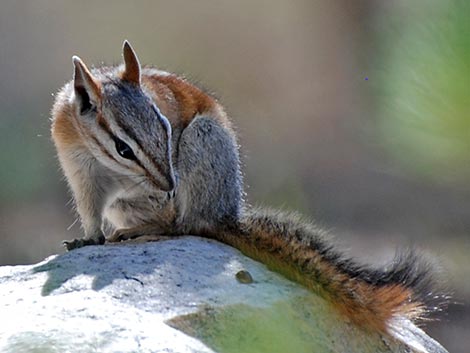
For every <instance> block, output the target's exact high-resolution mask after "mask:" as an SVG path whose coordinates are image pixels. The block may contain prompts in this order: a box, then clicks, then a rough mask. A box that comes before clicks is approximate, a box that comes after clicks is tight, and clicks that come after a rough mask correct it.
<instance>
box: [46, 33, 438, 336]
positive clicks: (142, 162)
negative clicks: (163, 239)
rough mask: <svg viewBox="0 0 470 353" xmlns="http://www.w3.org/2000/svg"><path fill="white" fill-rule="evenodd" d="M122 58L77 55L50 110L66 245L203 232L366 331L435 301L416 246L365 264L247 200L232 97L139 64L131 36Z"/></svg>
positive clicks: (415, 314) (309, 227)
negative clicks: (67, 209) (73, 226)
mask: <svg viewBox="0 0 470 353" xmlns="http://www.w3.org/2000/svg"><path fill="white" fill-rule="evenodd" d="M123 57H124V64H123V65H120V66H116V67H101V68H96V69H93V70H89V69H88V68H87V66H86V65H85V64H84V63H83V61H82V60H81V59H79V58H78V57H76V56H74V57H73V64H74V69H75V71H74V77H73V80H72V81H71V82H69V83H67V84H66V85H65V86H64V87H63V88H62V89H61V90H60V92H59V93H58V95H57V96H56V100H55V104H54V106H53V109H52V137H53V140H54V143H55V146H56V149H57V154H58V157H59V161H60V164H61V167H62V170H63V172H64V174H65V176H66V179H67V181H68V183H69V185H70V188H71V190H72V192H73V195H74V200H75V205H76V208H77V211H78V213H79V215H80V219H81V223H82V227H83V229H84V233H85V236H84V237H83V238H80V239H74V240H72V241H65V242H64V245H65V247H66V248H67V250H72V249H75V248H79V247H82V246H86V245H98V244H104V243H105V241H107V242H119V241H123V240H127V239H134V238H138V237H142V236H145V235H185V234H192V235H199V236H202V237H208V238H212V239H216V240H218V241H221V242H223V243H226V244H228V245H230V246H233V247H235V248H237V249H239V250H241V251H242V252H243V253H245V254H246V255H247V256H250V257H252V258H253V259H255V260H258V261H261V262H263V263H265V264H266V265H267V266H268V267H269V268H271V269H273V270H275V271H278V272H279V273H281V274H283V275H285V276H286V277H287V278H289V279H292V280H295V281H297V282H298V283H300V284H302V285H304V286H306V287H308V288H309V289H311V290H312V291H314V292H316V293H318V294H319V295H321V296H322V297H323V298H325V299H326V300H327V301H328V302H330V303H331V304H332V305H333V307H335V308H336V309H337V310H338V311H339V312H340V313H342V314H344V315H345V316H346V317H347V318H348V319H349V320H350V321H351V322H353V323H355V324H357V325H359V326H361V327H363V328H365V329H368V330H372V331H375V332H380V333H387V330H388V329H389V328H390V323H391V321H392V320H393V319H394V318H395V317H406V318H409V319H411V320H416V319H419V318H421V317H422V316H423V315H424V314H426V313H427V312H428V311H432V310H433V308H431V307H430V306H429V305H428V299H431V298H432V297H433V296H434V295H435V294H434V292H433V287H432V285H433V278H432V275H431V272H432V271H431V269H430V267H429V266H428V264H427V263H426V262H425V261H422V260H421V259H420V257H419V256H417V255H414V254H412V253H407V254H404V255H403V254H402V255H401V256H398V257H397V258H396V259H395V260H394V261H393V262H392V263H391V264H390V266H388V267H387V268H385V269H369V268H365V267H363V266H359V265H358V264H356V262H354V261H353V260H352V259H349V258H346V257H345V256H343V255H342V254H341V253H340V252H338V251H337V250H335V249H334V248H333V246H332V245H331V244H330V243H329V242H328V241H327V240H326V238H325V237H324V235H323V232H322V231H321V230H320V229H318V228H317V227H316V226H315V225H313V224H311V223H309V222H305V221H303V220H301V218H300V217H299V216H297V215H295V214H287V213H282V212H279V211H272V210H262V209H257V208H252V207H249V206H248V205H246V204H245V201H244V198H243V197H244V191H243V181H242V175H241V172H240V158H239V153H238V143H237V137H236V135H235V132H234V129H233V127H232V123H231V121H230V120H229V118H228V117H227V114H226V113H225V111H224V109H223V107H222V106H221V105H220V104H219V103H218V102H217V100H216V99H214V98H213V97H211V96H210V95H208V94H206V93H204V92H203V91H202V90H201V89H199V88H197V87H195V86H193V85H192V84H190V83H189V82H188V81H186V80H185V79H183V78H181V77H178V76H176V75H174V74H171V73H168V72H164V71H161V70H159V69H157V68H154V67H151V66H148V67H147V66H145V67H142V66H141V65H140V63H139V59H138V58H137V55H136V54H135V52H134V50H133V49H132V47H131V46H130V44H129V43H128V42H127V41H125V42H124V46H123ZM104 224H106V225H107V227H105V226H104ZM105 228H108V229H112V230H113V232H109V231H108V232H107V233H108V234H106V235H105V234H104V233H105V232H104V231H103V229H105Z"/></svg>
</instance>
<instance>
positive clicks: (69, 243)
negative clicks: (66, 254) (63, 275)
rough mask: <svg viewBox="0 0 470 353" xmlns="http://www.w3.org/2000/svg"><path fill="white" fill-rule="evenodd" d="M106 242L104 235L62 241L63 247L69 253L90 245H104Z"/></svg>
mask: <svg viewBox="0 0 470 353" xmlns="http://www.w3.org/2000/svg"><path fill="white" fill-rule="evenodd" d="M104 242H105V237H104V235H103V234H98V235H97V236H96V237H91V238H76V239H72V240H64V241H62V245H63V246H64V247H65V249H66V250H67V251H70V250H73V249H78V248H82V247H84V246H88V245H103V244H104Z"/></svg>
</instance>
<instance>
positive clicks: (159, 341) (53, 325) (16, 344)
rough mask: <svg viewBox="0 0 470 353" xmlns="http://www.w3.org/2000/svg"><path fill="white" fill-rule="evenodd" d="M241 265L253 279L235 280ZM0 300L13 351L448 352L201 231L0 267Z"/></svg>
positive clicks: (1, 334) (2, 331) (5, 343)
mask: <svg viewBox="0 0 470 353" xmlns="http://www.w3.org/2000/svg"><path fill="white" fill-rule="evenodd" d="M240 270H246V271H248V272H249V273H250V274H251V275H252V277H253V279H254V282H253V283H250V284H243V283H240V282H239V281H237V279H236V276H235V275H236V273H237V272H238V271H240ZM0 298H1V302H0V352H8V353H10V352H11V353H13V352H15V353H17V352H21V353H33V352H35V353H36V352H41V353H43V352H47V353H55V352H61V353H62V352H221V353H222V352H223V353H225V352H234V353H235V352H237V353H250V352H253V353H255V352H274V353H275V352H283V353H286V352H293V353H302V352H316V353H322V352H325V353H326V352H345V353H346V352H361V353H367V352H429V353H437V352H439V353H442V352H446V351H445V349H443V348H442V347H441V346H440V345H439V344H438V343H437V342H435V341H434V340H432V339H431V338H429V337H428V336H427V335H426V334H425V333H424V332H423V331H421V330H420V329H418V328H416V327H415V326H414V325H412V324H411V323H410V322H408V321H405V320H403V321H400V320H397V323H396V336H397V340H391V339H385V338H383V337H380V336H378V335H370V334H366V333H364V332H363V331H361V330H359V329H357V328H355V327H354V326H353V325H351V324H349V323H347V322H345V321H344V320H343V318H342V317H340V316H339V315H338V314H337V313H336V312H335V311H334V309H332V308H331V307H330V306H329V305H328V304H327V303H326V302H325V301H324V300H323V299H321V298H319V297H318V296H316V295H315V294H313V293H310V292H308V291H306V290H305V289H303V288H301V287H300V286H298V285H296V284H294V283H292V282H289V281H287V280H285V279H284V278H282V277H281V276H279V275H277V274H276V273H273V272H270V271H268V270H267V269H266V268H265V267H264V266H263V265H262V264H260V263H257V262H255V261H252V260H250V259H248V258H246V257H244V256H243V255H242V254H240V253H239V252H238V251H237V250H234V249H232V248H230V247H228V246H225V245H223V244H220V243H217V242H214V241H211V240H207V239H201V238H196V237H181V238H178V239H172V240H167V241H162V242H157V243H146V244H132V243H131V244H129V243H127V244H118V245H106V246H93V247H85V248H82V249H78V250H74V251H72V252H69V253H66V254H63V255H58V256H52V257H50V258H48V259H46V260H45V261H43V262H41V263H39V264H37V265H31V266H5V267H0ZM399 340H400V341H401V342H399ZM404 341H406V342H407V343H404Z"/></svg>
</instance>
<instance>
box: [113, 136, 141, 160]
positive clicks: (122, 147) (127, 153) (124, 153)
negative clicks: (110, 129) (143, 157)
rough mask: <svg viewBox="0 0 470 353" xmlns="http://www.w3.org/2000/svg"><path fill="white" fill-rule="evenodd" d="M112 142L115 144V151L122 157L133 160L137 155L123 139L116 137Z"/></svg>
mask: <svg viewBox="0 0 470 353" xmlns="http://www.w3.org/2000/svg"><path fill="white" fill-rule="evenodd" d="M114 143H115V144H116V151H117V153H119V155H120V156H121V157H122V158H126V159H130V160H132V161H135V160H136V159H137V157H136V156H135V154H134V152H133V151H132V149H131V148H130V147H129V145H128V144H127V143H125V142H124V141H123V140H121V139H118V138H117V137H115V138H114Z"/></svg>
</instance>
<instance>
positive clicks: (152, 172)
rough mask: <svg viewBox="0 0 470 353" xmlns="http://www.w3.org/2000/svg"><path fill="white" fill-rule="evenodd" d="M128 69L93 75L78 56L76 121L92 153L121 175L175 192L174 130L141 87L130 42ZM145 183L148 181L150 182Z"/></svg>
mask: <svg viewBox="0 0 470 353" xmlns="http://www.w3.org/2000/svg"><path fill="white" fill-rule="evenodd" d="M123 57H124V66H123V67H122V68H120V69H119V73H118V74H116V72H112V73H107V72H100V71H96V72H95V71H93V72H91V71H90V70H88V68H87V67H86V65H85V64H84V63H83V62H82V60H81V59H80V58H78V57H77V56H74V57H73V63H74V66H75V73H74V79H73V88H74V97H73V100H74V106H75V109H76V111H75V117H76V119H77V123H78V125H79V129H80V131H81V132H82V134H85V135H86V137H87V142H88V146H89V147H90V150H91V152H92V153H93V155H94V156H95V157H96V159H97V160H98V161H100V162H101V163H102V164H103V165H105V166H106V167H108V168H110V169H112V170H113V171H115V172H117V173H118V174H121V175H125V176H129V177H135V180H136V181H137V182H138V181H139V178H140V180H142V184H143V185H147V187H149V188H151V189H159V190H163V191H171V190H173V189H174V188H175V184H176V181H175V175H174V171H173V166H172V160H171V126H170V123H169V122H168V120H167V118H166V117H165V116H163V114H162V113H161V112H160V111H159V109H158V107H157V106H156V105H155V103H154V102H153V101H152V99H151V98H150V97H149V96H148V95H147V94H146V93H145V92H144V90H143V89H142V86H141V67H140V63H139V60H138V58H137V55H136V54H135V52H134V50H133V49H132V47H131V46H130V44H129V43H128V42H127V41H125V42H124V46H123ZM144 180H145V181H144Z"/></svg>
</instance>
